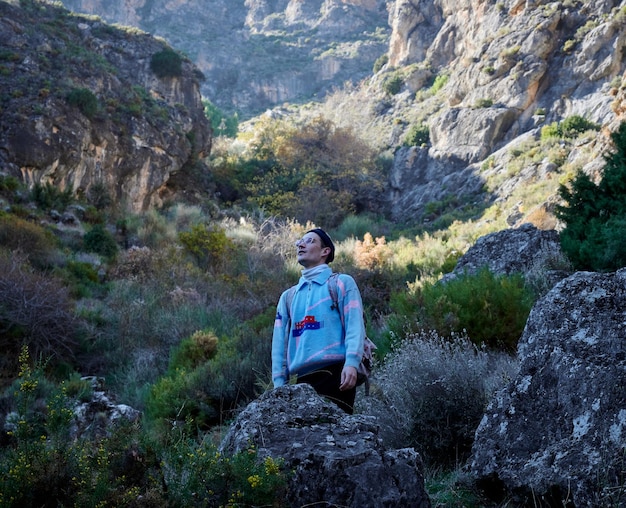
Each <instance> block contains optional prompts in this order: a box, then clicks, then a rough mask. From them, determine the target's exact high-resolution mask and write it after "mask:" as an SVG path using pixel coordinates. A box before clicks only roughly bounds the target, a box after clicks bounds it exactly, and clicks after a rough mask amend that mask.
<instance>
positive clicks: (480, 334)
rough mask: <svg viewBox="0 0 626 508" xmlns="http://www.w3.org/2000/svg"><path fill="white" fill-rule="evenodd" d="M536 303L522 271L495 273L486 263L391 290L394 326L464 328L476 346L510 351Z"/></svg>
mask: <svg viewBox="0 0 626 508" xmlns="http://www.w3.org/2000/svg"><path fill="white" fill-rule="evenodd" d="M533 303H534V296H533V292H532V291H531V290H530V289H528V288H526V286H525V284H524V279H523V277H522V276H521V275H511V276H497V275H494V274H492V273H491V272H490V271H489V270H488V269H487V268H483V269H482V270H480V271H479V272H478V273H476V274H465V275H461V276H458V277H456V278H454V279H451V280H449V281H447V282H446V283H439V282H436V283H431V282H427V283H425V284H424V285H423V286H422V287H421V288H414V289H413V291H409V292H407V293H399V294H395V295H392V299H391V308H392V310H393V311H394V313H395V319H394V320H391V321H390V323H393V327H392V331H393V332H394V333H395V334H396V335H397V336H402V335H403V334H404V332H405V331H407V330H408V331H419V330H424V329H432V330H436V331H437V332H438V333H439V334H440V335H441V336H444V337H445V336H449V335H451V334H454V333H457V334H458V333H464V332H465V333H467V335H468V336H469V337H470V339H471V340H472V341H473V342H474V343H475V344H477V345H480V346H482V345H486V346H487V347H489V348H493V349H498V350H502V351H509V352H514V351H515V350H516V348H517V341H518V340H519V338H520V337H521V335H522V331H523V330H524V326H525V325H526V320H527V319H528V314H529V313H530V309H531V308H532V305H533Z"/></svg>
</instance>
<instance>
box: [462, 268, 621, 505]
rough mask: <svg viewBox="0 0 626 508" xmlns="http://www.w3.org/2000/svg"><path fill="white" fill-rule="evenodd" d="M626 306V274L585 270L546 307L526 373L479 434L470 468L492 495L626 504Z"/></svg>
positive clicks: (496, 403)
mask: <svg viewBox="0 0 626 508" xmlns="http://www.w3.org/2000/svg"><path fill="white" fill-rule="evenodd" d="M625 309H626V269H622V270H620V271H618V272H616V273H612V274H599V273H588V272H577V273H575V274H574V275H572V276H570V277H568V278H567V279H565V280H563V281H561V282H559V283H558V284H557V285H556V286H555V287H554V288H553V289H552V290H551V291H550V292H549V293H548V294H547V295H546V296H544V297H543V298H542V299H540V300H539V301H538V302H537V304H536V305H535V307H534V308H533V310H532V311H531V313H530V316H529V318H528V322H527V324H526V328H525V330H524V333H523V336H522V338H521V340H520V343H519V351H518V352H519V359H520V371H519V374H518V375H517V377H516V378H515V379H513V380H512V381H511V383H510V384H509V385H508V386H507V387H505V388H504V389H503V390H501V391H500V392H499V393H498V394H497V396H496V397H495V398H494V400H493V401H492V402H491V403H490V405H489V407H488V408H487V411H486V413H485V415H484V417H483V419H482V421H481V423H480V426H479V427H478V429H477V431H476V438H475V442H474V445H473V449H472V456H471V459H470V462H469V469H470V471H471V472H472V474H473V475H475V476H476V478H477V480H478V483H479V484H481V485H482V486H483V487H484V488H485V489H486V491H487V492H488V493H491V494H492V495H496V494H497V493H500V494H502V493H505V494H506V495H507V496H509V497H510V496H513V497H514V498H517V499H518V500H519V501H521V502H523V503H528V504H527V505H530V506H533V503H535V504H534V506H538V505H541V506H543V505H544V503H546V502H547V503H548V505H550V506H576V507H581V506H622V504H621V503H623V492H624V483H623V482H624V457H625V455H624V453H625V450H626V311H625ZM620 494H621V496H622V501H621V503H620V502H619V501H618V498H617V497H616V496H620Z"/></svg>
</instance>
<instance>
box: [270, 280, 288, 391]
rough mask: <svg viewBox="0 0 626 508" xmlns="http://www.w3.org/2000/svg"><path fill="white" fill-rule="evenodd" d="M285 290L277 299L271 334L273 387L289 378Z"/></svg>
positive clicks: (280, 384)
mask: <svg viewBox="0 0 626 508" xmlns="http://www.w3.org/2000/svg"><path fill="white" fill-rule="evenodd" d="M286 295H287V291H285V292H284V293H283V294H282V295H281V296H280V299H279V300H278V305H277V307H276V319H275V320H274V333H273V335H272V381H273V382H274V388H278V387H279V386H283V385H284V384H286V383H287V380H288V379H289V372H288V370H287V341H286V340H285V339H286V337H287V335H286V334H287V332H288V330H287V328H288V326H289V316H288V312H287V302H286V300H287V299H286Z"/></svg>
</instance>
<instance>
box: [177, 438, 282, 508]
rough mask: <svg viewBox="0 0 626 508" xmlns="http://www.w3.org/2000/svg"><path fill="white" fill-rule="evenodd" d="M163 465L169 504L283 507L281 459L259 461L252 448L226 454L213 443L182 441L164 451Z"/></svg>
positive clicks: (269, 458)
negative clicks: (166, 475)
mask: <svg viewBox="0 0 626 508" xmlns="http://www.w3.org/2000/svg"><path fill="white" fill-rule="evenodd" d="M167 464H168V466H169V468H171V473H170V474H171V477H170V478H169V481H168V482H167V485H168V498H169V499H170V500H171V502H172V505H173V506H275V507H280V506H283V504H282V502H281V499H283V498H284V495H285V488H286V484H287V479H286V474H287V473H284V472H283V471H282V461H280V460H275V459H273V458H272V457H266V458H265V459H264V460H262V461H260V460H258V457H257V453H256V450H255V449H254V448H249V449H248V450H244V451H242V452H240V453H237V454H236V455H234V456H232V457H227V456H224V455H222V454H221V453H219V451H218V450H217V447H216V446H214V445H211V444H204V443H203V444H198V443H197V442H195V441H194V440H188V441H182V442H179V443H176V445H175V446H173V447H172V448H171V449H170V450H168V457H167Z"/></svg>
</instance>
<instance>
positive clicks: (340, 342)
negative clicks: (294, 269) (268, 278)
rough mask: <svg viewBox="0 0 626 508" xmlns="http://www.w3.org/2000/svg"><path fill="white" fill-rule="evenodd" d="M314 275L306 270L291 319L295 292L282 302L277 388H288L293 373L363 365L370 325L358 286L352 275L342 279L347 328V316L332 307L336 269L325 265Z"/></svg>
mask: <svg viewBox="0 0 626 508" xmlns="http://www.w3.org/2000/svg"><path fill="white" fill-rule="evenodd" d="M311 271H313V274H312V275H311V274H310V272H311ZM308 272H309V274H307V270H304V271H303V276H302V277H300V281H299V282H298V284H297V285H296V290H295V293H294V295H293V300H292V302H291V319H290V316H289V311H288V309H287V293H288V292H289V290H287V291H285V292H283V294H282V295H281V296H280V300H279V301H278V307H277V310H276V321H275V322H274V334H273V337H272V379H273V381H274V387H278V386H283V385H284V384H286V383H287V382H288V380H289V376H290V375H292V374H299V375H302V374H306V373H308V372H311V371H314V370H317V369H319V368H321V367H325V366H328V365H331V364H334V363H340V362H343V363H344V365H345V366H351V367H354V368H357V367H358V366H359V363H361V357H362V356H363V341H364V338H365V325H364V323H363V303H362V301H361V293H360V292H359V288H358V287H357V285H356V282H355V281H354V279H353V278H352V277H351V276H350V275H347V274H343V273H342V274H340V275H339V276H338V277H337V298H338V303H339V306H340V307H341V308H342V309H343V316H344V325H342V323H341V314H340V313H339V312H338V311H337V310H336V309H334V308H331V307H332V305H333V301H332V298H331V296H330V292H329V290H328V278H329V277H330V275H331V274H332V270H331V268H330V267H329V266H328V265H322V266H321V267H316V268H314V269H311V270H309V271H308ZM307 275H309V276H308V277H307ZM287 327H289V331H288V330H287ZM344 330H345V333H344ZM287 333H288V335H287ZM286 338H287V339H288V340H286Z"/></svg>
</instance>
